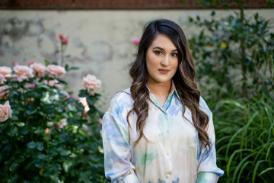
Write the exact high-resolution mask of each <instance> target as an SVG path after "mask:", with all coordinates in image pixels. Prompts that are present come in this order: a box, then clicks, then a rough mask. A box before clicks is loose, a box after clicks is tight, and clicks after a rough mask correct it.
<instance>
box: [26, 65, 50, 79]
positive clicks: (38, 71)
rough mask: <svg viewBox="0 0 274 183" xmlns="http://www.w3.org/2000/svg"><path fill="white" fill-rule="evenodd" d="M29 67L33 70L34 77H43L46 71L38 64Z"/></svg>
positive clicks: (44, 67) (43, 66)
mask: <svg viewBox="0 0 274 183" xmlns="http://www.w3.org/2000/svg"><path fill="white" fill-rule="evenodd" d="M30 67H31V68H32V69H33V71H34V73H35V75H36V76H38V77H43V76H44V75H45V73H46V71H47V68H46V66H45V65H43V64H40V63H33V64H31V65H30Z"/></svg>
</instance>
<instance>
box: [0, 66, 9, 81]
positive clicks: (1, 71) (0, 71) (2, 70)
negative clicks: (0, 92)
mask: <svg viewBox="0 0 274 183" xmlns="http://www.w3.org/2000/svg"><path fill="white" fill-rule="evenodd" d="M0 75H1V76H3V77H4V78H5V79H7V78H9V77H11V68H9V67H6V66H2V67H0Z"/></svg>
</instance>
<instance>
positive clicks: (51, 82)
mask: <svg viewBox="0 0 274 183" xmlns="http://www.w3.org/2000/svg"><path fill="white" fill-rule="evenodd" d="M47 84H48V85H49V86H51V87H56V88H59V89H62V88H63V85H62V84H61V83H59V81H58V80H56V79H53V80H49V81H48V83H47Z"/></svg>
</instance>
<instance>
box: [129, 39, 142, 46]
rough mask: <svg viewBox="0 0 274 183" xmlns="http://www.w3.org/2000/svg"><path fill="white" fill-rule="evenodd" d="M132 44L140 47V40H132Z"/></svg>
mask: <svg viewBox="0 0 274 183" xmlns="http://www.w3.org/2000/svg"><path fill="white" fill-rule="evenodd" d="M131 42H132V44H134V45H136V46H138V45H139V43H140V38H134V39H132V41H131Z"/></svg>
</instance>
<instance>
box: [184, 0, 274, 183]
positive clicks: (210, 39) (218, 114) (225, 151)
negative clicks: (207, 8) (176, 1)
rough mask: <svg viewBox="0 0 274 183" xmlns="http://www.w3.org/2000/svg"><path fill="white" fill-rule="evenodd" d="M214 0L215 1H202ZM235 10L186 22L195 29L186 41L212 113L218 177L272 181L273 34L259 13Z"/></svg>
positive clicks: (273, 162)
mask: <svg viewBox="0 0 274 183" xmlns="http://www.w3.org/2000/svg"><path fill="white" fill-rule="evenodd" d="M202 2H203V3H209V4H210V3H212V2H213V1H202ZM237 2H238V3H239V5H238V7H239V11H238V12H236V11H235V12H234V13H233V14H231V15H228V16H226V17H223V18H221V19H216V18H215V12H214V11H213V12H212V13H211V18H210V20H207V19H202V18H201V17H199V16H196V17H190V18H189V22H190V23H191V24H193V25H194V26H195V27H196V28H198V30H199V31H198V33H197V34H194V35H193V36H192V37H191V39H190V40H189V43H190V46H191V50H192V55H193V58H194V61H195V62H196V66H197V77H198V81H199V87H200V89H201V91H202V95H204V96H205V97H206V98H207V101H208V103H209V106H212V107H211V109H212V111H213V114H214V122H215V129H216V140H217V143H216V146H217V154H218V165H219V166H220V167H221V168H222V169H224V170H225V175H224V176H223V177H222V178H220V180H219V182H225V183H234V182H238V183H242V182H252V183H255V182H267V183H270V182H273V180H274V119H273V114H274V110H273V109H274V103H273V98H274V95H273V60H274V41H273V40H274V33H273V29H272V25H271V23H270V21H269V20H266V19H264V18H262V17H260V16H259V14H258V13H256V14H254V15H253V16H250V17H247V16H246V15H245V13H244V8H243V1H237Z"/></svg>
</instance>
